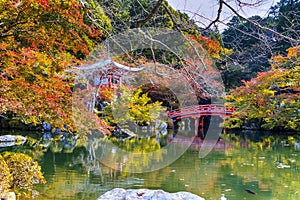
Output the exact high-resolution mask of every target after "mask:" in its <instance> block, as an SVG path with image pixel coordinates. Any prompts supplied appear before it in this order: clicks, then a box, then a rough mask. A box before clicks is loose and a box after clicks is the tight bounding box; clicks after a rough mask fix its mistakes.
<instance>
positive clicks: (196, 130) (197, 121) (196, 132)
mask: <svg viewBox="0 0 300 200" xmlns="http://www.w3.org/2000/svg"><path fill="white" fill-rule="evenodd" d="M194 120H195V137H198V129H199V120H200V119H199V118H198V117H197V118H194Z"/></svg>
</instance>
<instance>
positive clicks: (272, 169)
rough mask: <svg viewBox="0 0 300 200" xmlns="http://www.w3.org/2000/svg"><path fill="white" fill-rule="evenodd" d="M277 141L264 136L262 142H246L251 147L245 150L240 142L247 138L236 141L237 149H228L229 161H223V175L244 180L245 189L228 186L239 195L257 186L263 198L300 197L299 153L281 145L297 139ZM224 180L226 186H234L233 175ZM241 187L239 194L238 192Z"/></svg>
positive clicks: (243, 187) (221, 170)
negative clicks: (271, 196) (299, 191)
mask: <svg viewBox="0 0 300 200" xmlns="http://www.w3.org/2000/svg"><path fill="white" fill-rule="evenodd" d="M225 137H226V136H225ZM274 138H275V137H273V136H270V137H261V140H260V141H259V142H253V141H251V140H249V139H246V140H247V143H248V147H244V148H241V147H239V146H241V142H240V141H243V140H245V139H242V140H240V139H241V138H238V141H236V142H234V145H235V148H232V149H228V151H227V159H224V160H221V161H220V172H221V173H224V171H226V172H225V174H232V175H234V176H238V177H241V178H242V183H241V184H242V187H239V186H236V185H235V186H232V185H228V187H231V188H232V189H233V188H234V190H235V191H234V192H236V193H237V194H239V193H244V189H245V188H247V187H250V189H251V187H253V189H254V190H256V191H257V192H258V196H259V197H260V198H261V199H267V198H270V197H269V196H268V195H270V193H272V195H273V198H275V199H284V198H286V199H298V198H299V194H298V193H297V190H298V188H299V187H300V183H299V182H298V180H299V178H300V174H299V166H298V165H297V163H299V162H300V158H299V156H298V155H297V154H295V152H294V148H293V146H291V145H290V146H284V145H282V142H281V141H284V143H285V144H288V143H289V142H290V143H291V140H292V139H293V138H291V137H286V138H283V137H282V138H279V137H278V138H277V139H274ZM282 166H285V167H282ZM221 180H222V181H223V182H225V183H226V184H228V183H231V181H230V176H225V177H223V178H222V179H221ZM254 183H255V184H257V186H255V184H254ZM238 185H239V184H238ZM253 185H254V186H253ZM237 187H238V189H237V190H239V191H236V189H235V188H237ZM287 187H288V188H289V196H288V197H287V196H286V195H287V191H286V188H287ZM240 191H242V192H240ZM236 196H238V195H236Z"/></svg>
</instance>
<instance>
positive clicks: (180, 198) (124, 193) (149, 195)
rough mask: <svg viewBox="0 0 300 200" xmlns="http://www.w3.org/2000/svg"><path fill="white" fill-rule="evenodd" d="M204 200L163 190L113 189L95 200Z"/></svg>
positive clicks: (192, 195)
mask: <svg viewBox="0 0 300 200" xmlns="http://www.w3.org/2000/svg"><path fill="white" fill-rule="evenodd" d="M112 199H113V200H135V199H136V200H150V199H151V200H204V199H203V198H202V197H199V196H197V195H195V194H192V193H189V192H177V193H168V192H165V191H163V190H148V189H137V190H131V189H130V190H125V189H122V188H115V189H113V190H111V191H108V192H106V193H104V194H103V195H101V196H100V197H99V198H98V199H97V200H112Z"/></svg>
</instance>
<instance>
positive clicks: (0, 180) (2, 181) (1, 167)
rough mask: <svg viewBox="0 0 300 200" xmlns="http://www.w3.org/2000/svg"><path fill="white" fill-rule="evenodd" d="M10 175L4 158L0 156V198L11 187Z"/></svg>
mask: <svg viewBox="0 0 300 200" xmlns="http://www.w3.org/2000/svg"><path fill="white" fill-rule="evenodd" d="M11 178H12V177H11V174H10V170H9V167H8V166H7V164H6V162H5V160H4V158H3V157H2V156H1V155H0V197H3V196H4V195H5V194H6V193H7V192H8V190H9V187H10V185H11Z"/></svg>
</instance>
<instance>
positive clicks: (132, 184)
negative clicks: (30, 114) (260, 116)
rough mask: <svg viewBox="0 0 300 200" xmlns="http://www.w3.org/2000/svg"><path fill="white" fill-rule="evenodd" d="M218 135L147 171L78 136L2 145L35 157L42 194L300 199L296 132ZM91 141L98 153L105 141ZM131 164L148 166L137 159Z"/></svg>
mask: <svg viewBox="0 0 300 200" xmlns="http://www.w3.org/2000/svg"><path fill="white" fill-rule="evenodd" d="M222 138H223V139H222V140H220V141H219V143H218V144H217V145H216V148H214V149H213V150H212V151H211V152H210V153H209V154H208V155H207V156H206V157H205V158H199V152H198V151H197V149H198V148H199V146H198V143H199V141H194V142H193V144H192V146H191V148H189V149H188V150H187V151H185V152H184V153H183V154H182V155H181V156H180V157H179V158H178V159H177V160H175V161H174V162H173V163H171V164H170V165H167V166H165V167H163V168H161V169H157V170H154V171H151V172H145V173H130V172H128V170H126V168H125V166H124V167H123V168H122V167H120V166H121V165H119V166H118V167H116V168H115V169H112V168H109V167H107V166H105V165H102V164H101V162H100V161H99V160H97V159H93V156H92V155H91V149H89V148H88V146H87V145H83V143H80V142H78V143H77V146H76V147H75V148H74V149H72V151H67V150H65V151H64V150H62V149H59V148H53V147H52V148H45V147H42V144H41V143H38V142H36V141H34V140H29V141H27V142H26V143H25V144H24V145H22V146H14V147H10V148H7V149H3V148H2V149H0V151H4V150H9V151H19V152H25V153H27V154H29V155H30V156H32V157H33V158H34V159H36V160H38V162H39V163H40V165H41V167H42V171H43V172H44V176H45V178H46V181H47V183H46V184H45V185H39V186H37V187H36V188H35V189H36V190H37V191H38V192H39V193H40V195H39V196H37V197H36V199H40V200H48V199H49V200H50V199H55V200H56V199H57V200H69V199H70V200H71V199H72V200H73V199H76V200H77V199H85V200H95V199H97V197H99V196H100V195H101V194H103V193H104V192H106V191H108V190H111V189H113V188H116V187H122V188H149V189H163V190H165V191H168V192H178V191H188V192H192V193H194V194H197V195H199V196H202V197H204V198H205V199H216V200H218V199H220V197H221V195H222V194H224V195H225V197H227V199H228V200H235V199H236V200H240V199H264V200H265V199H279V200H281V199H286V200H294V199H300V151H299V150H298V149H295V148H294V143H295V142H297V141H300V137H299V136H297V135H294V136H291V135H290V136H287V134H286V133H281V134H280V135H277V136H276V135H275V134H272V133H257V132H249V131H248V132H247V131H246V132H245V131H243V132H239V133H231V134H224V135H222ZM146 142H148V143H149V141H146ZM37 144H38V145H37ZM93 145H94V147H95V146H96V147H95V148H94V149H93V151H94V154H99V151H97V148H99V147H101V145H103V143H99V144H97V145H98V146H97V145H95V144H94V143H93ZM58 146H59V145H58ZM71 152H72V153H71ZM158 156H159V155H158ZM128 159H129V160H130V158H128ZM161 159H166V157H165V155H163V156H162V157H161ZM124 162H125V161H124ZM123 164H124V163H123ZM125 165H126V164H125ZM133 165H134V166H137V165H141V166H139V167H147V163H141V162H140V161H137V162H136V163H134V162H133V163H132V166H133ZM132 166H131V167H132Z"/></svg>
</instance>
